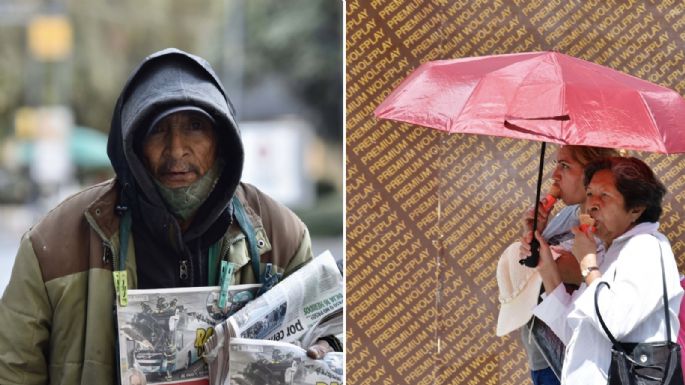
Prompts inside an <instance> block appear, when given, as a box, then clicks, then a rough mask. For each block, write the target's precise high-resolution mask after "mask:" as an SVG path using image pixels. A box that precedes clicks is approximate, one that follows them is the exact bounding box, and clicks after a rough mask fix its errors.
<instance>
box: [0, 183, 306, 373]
mask: <svg viewBox="0 0 685 385" xmlns="http://www.w3.org/2000/svg"><path fill="white" fill-rule="evenodd" d="M117 185H118V184H117V182H116V181H114V180H111V181H108V182H105V183H101V184H99V185H96V186H93V187H91V188H88V189H86V190H84V191H82V192H80V193H78V194H76V195H74V196H72V197H70V198H68V199H67V200H65V201H64V202H63V203H61V204H60V205H59V206H57V207H56V208H55V209H54V210H52V211H51V212H50V213H48V214H47V216H46V217H45V218H43V219H42V220H41V221H40V223H38V224H37V225H36V226H35V227H33V228H32V229H31V230H30V231H28V232H27V233H26V234H25V235H24V237H23V239H22V241H21V245H20V247H19V251H18V253H17V257H16V261H15V265H14V269H13V272H12V278H11V280H10V283H9V285H8V286H7V288H6V290H5V292H4V295H3V297H2V301H1V302H0V325H1V326H2V327H0V383H2V384H47V383H49V384H65V385H66V384H69V385H73V384H84V385H85V384H88V385H95V384H97V385H101V384H113V383H114V382H115V379H116V370H117V369H116V368H117V366H116V362H115V343H116V335H115V328H114V322H113V304H114V290H113V283H112V266H113V263H114V260H113V259H114V258H113V257H112V256H116V255H118V253H119V217H118V216H117V215H116V214H115V210H114V206H115V204H116V202H117V198H118V197H117V191H119V189H118V187H117ZM236 196H237V197H238V198H239V199H240V201H241V202H242V204H243V206H244V207H245V210H246V212H247V214H248V217H249V219H250V220H251V222H252V224H253V226H254V227H255V232H256V238H257V240H258V242H257V244H258V246H259V253H260V262H261V268H262V271H263V270H264V266H265V264H266V263H268V262H270V263H273V265H274V266H275V267H276V270H277V272H283V273H284V274H285V275H286V276H287V275H288V274H289V273H291V272H293V271H294V270H296V269H298V268H299V267H300V266H302V265H303V264H304V263H306V262H308V261H309V260H310V259H311V258H312V253H311V242H310V239H309V233H308V231H307V228H306V227H305V225H304V224H303V223H302V222H301V221H300V220H299V219H298V218H297V217H296V216H295V215H294V214H293V213H292V212H291V211H290V210H288V209H287V208H286V207H284V206H282V205H281V204H279V203H277V202H275V201H274V200H273V199H271V198H269V197H268V196H266V195H265V194H263V193H261V192H260V191H259V190H258V189H256V188H255V187H253V186H250V185H248V184H243V183H241V184H240V185H239V186H238V189H237V190H236ZM235 222H236V221H235V220H234V221H233V224H232V225H231V226H230V227H229V228H228V231H227V232H226V233H225V235H224V237H223V238H222V240H221V251H220V256H221V257H222V259H226V260H229V261H231V262H233V263H235V265H236V268H235V273H234V275H233V281H232V283H233V284H244V283H254V282H255V277H254V274H253V271H252V268H251V264H250V257H249V253H248V248H247V245H246V241H245V235H244V234H243V233H242V232H241V231H240V229H239V227H238V225H237V224H236V223H235ZM127 255H128V257H127V267H126V268H127V272H128V287H129V288H136V255H135V252H134V245H133V238H132V237H131V240H130V241H129V244H128V250H127ZM138 257H139V258H140V256H138Z"/></svg>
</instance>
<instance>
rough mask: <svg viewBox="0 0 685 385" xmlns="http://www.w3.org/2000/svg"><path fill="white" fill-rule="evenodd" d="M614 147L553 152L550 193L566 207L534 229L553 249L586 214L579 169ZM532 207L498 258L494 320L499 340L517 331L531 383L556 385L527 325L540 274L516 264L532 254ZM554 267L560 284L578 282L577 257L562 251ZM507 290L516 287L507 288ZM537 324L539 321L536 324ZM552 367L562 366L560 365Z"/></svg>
mask: <svg viewBox="0 0 685 385" xmlns="http://www.w3.org/2000/svg"><path fill="white" fill-rule="evenodd" d="M616 155H618V152H617V151H616V150H614V149H609V148H601V147H590V146H562V147H560V148H559V149H558V151H557V154H556V160H555V162H556V167H555V168H554V171H553V173H552V180H553V181H554V182H553V186H552V189H554V190H556V193H555V194H553V195H555V196H556V198H557V199H560V200H562V201H563V202H564V203H565V204H566V206H565V207H564V208H562V209H561V210H560V211H559V213H557V215H555V216H554V217H552V218H551V219H550V218H549V217H548V216H549V213H550V212H551V207H548V208H547V209H544V208H540V209H539V210H538V229H541V231H542V230H544V231H543V233H542V236H543V238H544V239H545V240H546V241H547V243H548V244H551V245H557V244H559V243H562V242H564V241H568V240H569V239H573V233H572V232H571V229H572V228H573V227H575V226H578V225H579V222H578V213H579V212H582V211H584V207H583V204H584V202H585V188H584V186H583V169H584V167H585V166H586V165H587V164H588V163H590V162H592V161H595V160H599V159H604V158H607V157H610V156H616ZM533 212H534V209H533V208H531V209H530V211H528V213H527V215H526V216H525V217H524V219H523V224H524V233H525V234H526V235H525V236H524V238H523V239H522V241H521V242H516V243H514V244H512V245H511V246H509V248H507V249H506V250H505V252H504V253H503V254H502V256H501V257H500V260H499V263H498V269H497V281H498V285H499V287H500V302H501V306H500V312H499V316H498V321H497V331H496V334H497V335H498V336H503V335H506V334H509V333H510V332H512V331H514V330H516V329H519V332H520V337H521V343H522V345H523V347H524V348H525V350H526V353H527V354H526V355H527V357H528V366H529V368H530V371H531V378H532V380H533V384H534V385H558V384H559V380H558V378H557V376H559V375H560V368H559V367H554V368H551V367H550V365H549V364H548V360H549V359H550V358H549V357H547V358H545V356H544V355H543V353H542V352H540V350H539V349H538V347H537V343H539V342H537V343H536V341H534V337H533V336H531V329H532V328H531V327H530V326H529V324H530V322H536V321H530V322H529V320H530V319H531V317H532V311H533V308H534V307H535V306H536V305H537V304H538V302H539V295H540V289H541V285H542V280H541V279H540V277H539V274H538V273H537V272H536V271H535V270H534V269H531V268H529V267H526V266H523V265H521V264H520V263H519V261H520V260H521V259H522V258H525V256H527V255H528V254H530V246H529V244H530V240H531V238H532V233H531V231H532V222H533ZM556 263H557V265H558V268H559V271H560V273H561V275H562V281H563V282H565V283H567V284H571V285H577V284H579V283H580V280H581V277H580V268H579V267H578V262H577V261H576V259H575V257H573V255H571V254H570V253H563V252H562V253H561V256H560V257H559V258H558V259H557V262H556ZM508 288H516V290H509V289H508ZM537 322H539V321H537ZM556 366H560V363H559V364H558V365H556Z"/></svg>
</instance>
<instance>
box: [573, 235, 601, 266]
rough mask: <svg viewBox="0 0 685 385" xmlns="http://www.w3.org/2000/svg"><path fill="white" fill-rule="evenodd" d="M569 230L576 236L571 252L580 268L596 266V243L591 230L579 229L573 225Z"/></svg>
mask: <svg viewBox="0 0 685 385" xmlns="http://www.w3.org/2000/svg"><path fill="white" fill-rule="evenodd" d="M571 231H572V232H573V235H575V237H576V239H575V241H574V242H573V248H572V249H571V252H572V253H573V255H574V256H575V257H576V259H577V260H578V263H579V264H580V269H581V270H583V269H586V268H588V267H590V266H597V244H596V243H595V237H594V236H593V235H592V233H591V232H585V231H581V230H580V227H573V228H572V229H571Z"/></svg>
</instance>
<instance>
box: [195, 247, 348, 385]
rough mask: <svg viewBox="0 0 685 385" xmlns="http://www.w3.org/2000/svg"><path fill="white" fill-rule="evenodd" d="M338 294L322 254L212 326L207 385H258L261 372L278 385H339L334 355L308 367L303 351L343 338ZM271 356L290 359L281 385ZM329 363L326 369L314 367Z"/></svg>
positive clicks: (334, 269) (338, 278)
mask: <svg viewBox="0 0 685 385" xmlns="http://www.w3.org/2000/svg"><path fill="white" fill-rule="evenodd" d="M342 288H343V279H342V275H341V273H340V270H339V269H338V266H337V265H336V263H335V259H334V258H333V255H331V253H330V252H329V251H326V252H324V253H323V254H321V255H320V256H318V257H316V258H314V259H313V260H312V261H311V262H310V263H308V264H306V265H305V266H303V267H302V268H301V269H299V270H297V271H296V272H295V273H293V274H291V275H290V276H288V277H287V278H285V279H284V280H283V281H281V282H280V283H279V284H278V285H276V286H274V287H273V288H272V289H271V290H269V291H267V292H266V293H264V294H263V295H262V296H261V297H259V298H257V299H255V300H254V301H252V302H250V303H248V304H247V305H246V306H245V307H244V308H242V309H241V310H239V311H238V312H236V313H235V314H233V315H232V316H231V317H229V318H228V319H227V320H226V321H224V322H222V323H220V324H218V325H216V327H215V329H214V335H213V336H211V337H210V338H209V339H208V340H207V342H206V343H205V346H204V347H205V360H206V361H207V362H208V363H209V371H210V374H209V378H210V384H212V385H225V384H238V385H247V384H264V383H267V382H265V381H263V380H260V379H261V378H262V377H263V376H264V375H266V374H264V373H266V371H271V372H273V376H272V377H270V378H272V379H273V380H275V381H280V382H278V383H282V384H289V385H294V384H316V383H317V382H324V383H326V384H331V383H338V384H342V373H340V374H338V371H337V369H336V368H337V366H336V365H337V364H335V362H337V361H341V360H342V358H341V357H339V356H338V354H332V353H329V354H327V355H326V357H327V358H326V359H324V360H321V361H319V362H313V361H314V360H311V359H309V358H307V357H306V354H305V351H304V349H303V348H307V347H309V346H310V345H313V344H314V343H315V342H316V340H317V339H318V338H319V337H322V336H325V335H335V334H340V333H342V332H343V325H342V319H343V317H342V309H343V294H342ZM246 341H247V342H246ZM276 351H278V352H279V353H278V355H280V354H281V353H283V352H286V353H285V354H286V356H288V355H290V356H289V357H290V358H289V359H288V360H287V361H288V362H290V365H292V367H291V369H290V370H289V371H288V375H287V379H288V381H287V382H286V373H285V369H287V368H284V367H281V366H282V365H281V363H282V361H283V360H281V359H279V357H278V356H277V357H274V356H273V354H274V352H276ZM269 354H271V356H269ZM329 355H330V357H328V356H329ZM294 362H296V363H294ZM329 363H330V365H332V366H328V368H327V369H324V368H321V367H320V365H324V366H326V365H328V364H329ZM255 365H256V366H255ZM341 365H342V364H341ZM267 368H271V369H267ZM317 368H319V369H317ZM229 369H230V370H229ZM281 369H282V370H281ZM258 373H259V374H258ZM316 378H318V379H316ZM315 379H316V380H315ZM312 381H313V382H312Z"/></svg>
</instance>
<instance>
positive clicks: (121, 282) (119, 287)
mask: <svg viewBox="0 0 685 385" xmlns="http://www.w3.org/2000/svg"><path fill="white" fill-rule="evenodd" d="M112 278H113V279H114V291H115V292H116V295H117V299H118V300H119V305H120V306H128V277H127V275H126V270H122V271H113V272H112Z"/></svg>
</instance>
